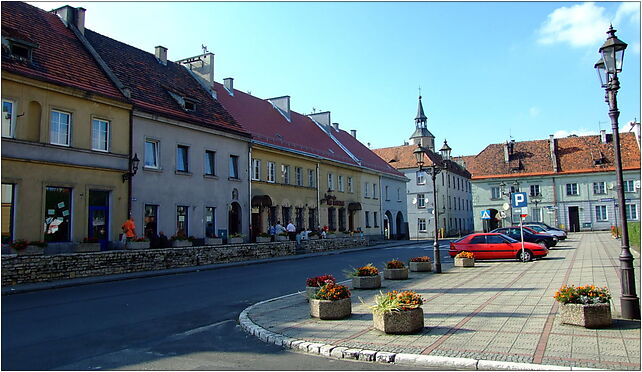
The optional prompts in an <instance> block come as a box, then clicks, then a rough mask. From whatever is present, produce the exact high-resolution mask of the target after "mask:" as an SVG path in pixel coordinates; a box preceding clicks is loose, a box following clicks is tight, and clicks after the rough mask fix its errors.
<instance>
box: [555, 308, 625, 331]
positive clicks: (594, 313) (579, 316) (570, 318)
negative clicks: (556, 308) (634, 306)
mask: <svg viewBox="0 0 642 372" xmlns="http://www.w3.org/2000/svg"><path fill="white" fill-rule="evenodd" d="M560 319H561V320H562V323H564V324H572V325H578V326H582V327H585V328H606V327H610V326H611V323H612V322H613V319H612V318H611V304H610V303H606V304H590V305H583V304H561V306H560Z"/></svg>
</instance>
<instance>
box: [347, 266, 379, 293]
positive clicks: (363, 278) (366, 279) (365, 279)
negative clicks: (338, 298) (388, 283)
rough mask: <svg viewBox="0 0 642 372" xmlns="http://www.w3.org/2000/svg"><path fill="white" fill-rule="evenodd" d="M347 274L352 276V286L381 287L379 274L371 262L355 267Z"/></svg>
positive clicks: (356, 287)
mask: <svg viewBox="0 0 642 372" xmlns="http://www.w3.org/2000/svg"><path fill="white" fill-rule="evenodd" d="M348 276H351V277H352V288H355V289H374V288H379V287H381V275H379V270H378V269H377V268H376V267H374V266H372V264H367V265H366V266H362V267H359V268H356V269H354V270H353V271H352V272H350V273H348Z"/></svg>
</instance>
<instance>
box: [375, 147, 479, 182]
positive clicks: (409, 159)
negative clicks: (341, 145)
mask: <svg viewBox="0 0 642 372" xmlns="http://www.w3.org/2000/svg"><path fill="white" fill-rule="evenodd" d="M416 149H417V146H416V145H404V146H395V147H384V148H380V149H374V150H372V151H373V152H374V153H375V154H377V156H379V157H380V158H381V159H383V160H384V161H386V162H387V163H388V164H390V165H391V166H393V167H395V168H397V169H410V168H417V159H416V158H415V154H414V151H415V150H416ZM453 160H454V159H453ZM443 162H444V160H443V158H442V157H441V155H439V154H437V153H435V152H432V151H428V153H427V155H426V157H425V158H424V166H431V165H433V164H443ZM453 163H455V164H453ZM451 165H452V166H451ZM448 171H450V172H452V173H455V174H457V175H460V176H462V177H467V178H468V177H470V174H469V173H468V171H467V170H465V169H463V168H462V167H461V166H459V164H457V163H456V162H455V161H453V162H450V163H449V168H448Z"/></svg>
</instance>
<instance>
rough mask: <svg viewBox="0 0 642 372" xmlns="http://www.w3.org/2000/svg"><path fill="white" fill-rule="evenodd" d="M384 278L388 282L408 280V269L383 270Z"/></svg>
mask: <svg viewBox="0 0 642 372" xmlns="http://www.w3.org/2000/svg"><path fill="white" fill-rule="evenodd" d="M383 278H384V279H388V280H404V279H408V268H407V267H404V268H403V269H383Z"/></svg>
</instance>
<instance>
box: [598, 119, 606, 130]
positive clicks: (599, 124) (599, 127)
mask: <svg viewBox="0 0 642 372" xmlns="http://www.w3.org/2000/svg"><path fill="white" fill-rule="evenodd" d="M606 123H607V122H606V121H602V120H599V121H598V122H597V129H598V130H599V131H602V124H606Z"/></svg>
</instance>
